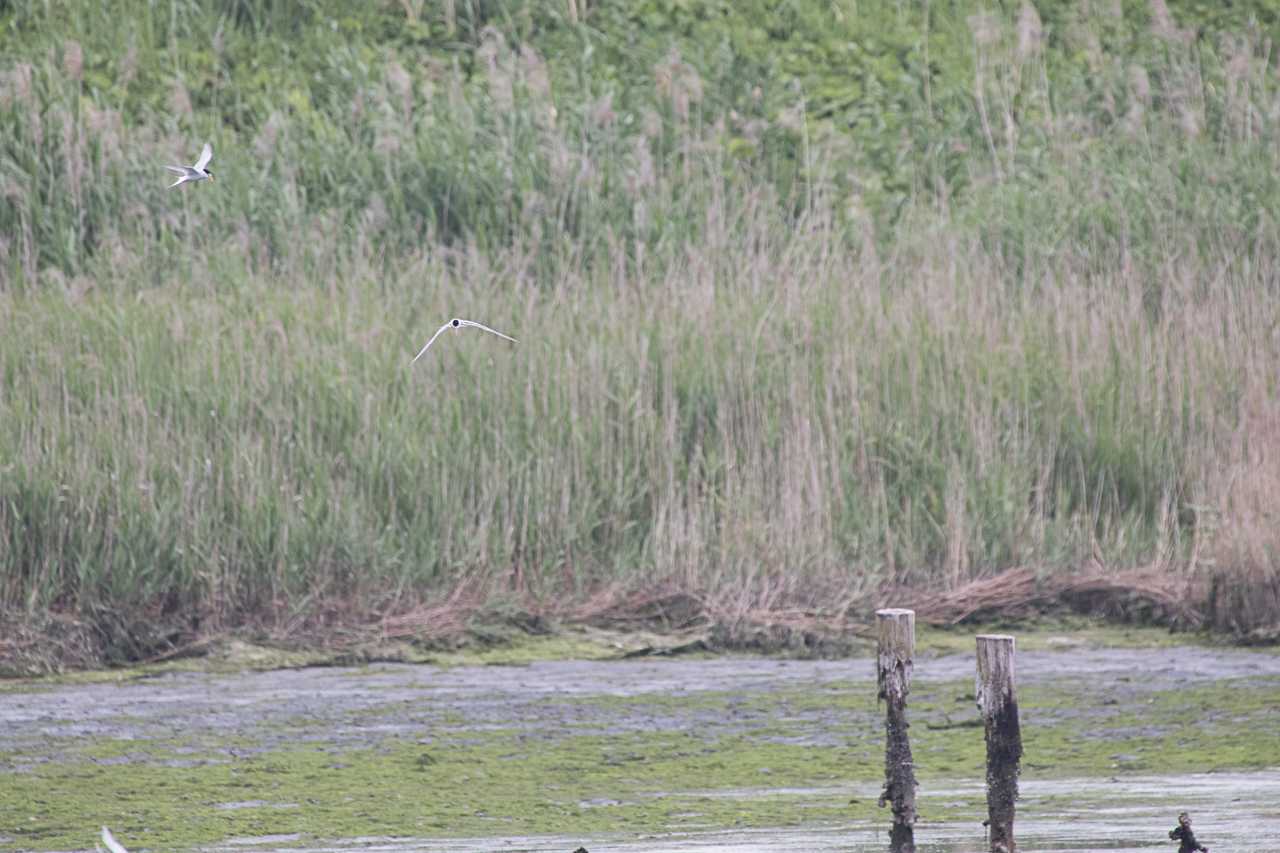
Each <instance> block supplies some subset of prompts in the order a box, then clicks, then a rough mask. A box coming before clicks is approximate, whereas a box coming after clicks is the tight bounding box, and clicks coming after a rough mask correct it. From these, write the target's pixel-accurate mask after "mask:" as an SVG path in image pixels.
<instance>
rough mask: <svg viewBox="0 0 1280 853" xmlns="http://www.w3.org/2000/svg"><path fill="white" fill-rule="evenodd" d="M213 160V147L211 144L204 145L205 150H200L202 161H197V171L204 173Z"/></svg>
mask: <svg viewBox="0 0 1280 853" xmlns="http://www.w3.org/2000/svg"><path fill="white" fill-rule="evenodd" d="M212 159H213V146H212V145H210V144H209V143H207V142H206V143H205V144H204V148H202V149H201V150H200V159H199V160H197V161H196V171H197V172H203V171H204V167H205V166H208V165H209V161H210V160H212Z"/></svg>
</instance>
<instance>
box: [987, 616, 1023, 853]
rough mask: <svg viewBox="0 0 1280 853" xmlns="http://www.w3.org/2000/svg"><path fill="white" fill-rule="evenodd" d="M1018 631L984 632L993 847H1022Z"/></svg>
mask: <svg viewBox="0 0 1280 853" xmlns="http://www.w3.org/2000/svg"><path fill="white" fill-rule="evenodd" d="M1013 646H1014V643H1013V637H1009V636H1004V635H998V634H997V635H980V636H979V637H978V682H977V684H978V689H977V696H978V709H979V710H980V711H981V712H982V723H983V728H984V729H985V730H986V738H987V827H988V832H989V833H990V841H991V853H1016V851H1017V849H1018V846H1017V844H1016V843H1014V840H1013V812H1014V803H1015V802H1016V801H1017V799H1018V773H1019V772H1020V771H1021V762H1022V729H1021V727H1020V725H1019V722H1018V699H1017V695H1016V694H1015V692H1014V679H1013V651H1014V648H1013Z"/></svg>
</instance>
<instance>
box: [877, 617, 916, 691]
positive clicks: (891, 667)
mask: <svg viewBox="0 0 1280 853" xmlns="http://www.w3.org/2000/svg"><path fill="white" fill-rule="evenodd" d="M876 631H877V637H878V640H877V643H876V648H877V661H876V687H877V688H878V689H879V691H880V698H881V699H884V698H886V697H887V695H888V694H887V693H886V690H887V689H891V690H895V691H898V693H899V695H902V696H905V695H906V694H907V693H908V692H909V691H910V690H911V668H912V664H911V659H912V657H913V656H914V655H915V652H916V612H915V611H914V610H903V609H900V608H888V609H885V610H877V611H876ZM890 681H892V682H893V683H892V684H890V683H889V682H890Z"/></svg>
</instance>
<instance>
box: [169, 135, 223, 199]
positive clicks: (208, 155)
mask: <svg viewBox="0 0 1280 853" xmlns="http://www.w3.org/2000/svg"><path fill="white" fill-rule="evenodd" d="M212 159H213V146H212V145H210V144H209V143H207V142H206V143H205V144H204V150H202V151H201V152H200V159H199V160H197V161H196V164H195V165H194V166H165V168H166V169H168V170H169V171H170V172H176V173H177V174H179V175H181V176H182V177H180V178H178V180H176V181H174V182H173V183H171V184H169V189H173V188H174V187H176V186H177V185H178V184H185V183H187V182H188V181H212V180H213V172H210V171H209V170H208V169H206V168H205V167H206V166H208V165H209V161H210V160H212Z"/></svg>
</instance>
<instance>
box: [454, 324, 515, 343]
mask: <svg viewBox="0 0 1280 853" xmlns="http://www.w3.org/2000/svg"><path fill="white" fill-rule="evenodd" d="M458 322H459V323H461V324H462V325H464V326H471V327H472V328H476V329H484V330H485V331H486V332H488V333H489V334H491V335H497V336H498V337H500V338H506V339H507V340H509V341H511V343H513V344H518V343H520V342H519V341H517V340H516V339H515V338H513V337H511V336H510V335H504V334H502V332H499V331H498V330H496V329H490V328H489V327H488V326H486V325H485V324H484V323H476V322H474V321H472V320H459V321H458Z"/></svg>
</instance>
